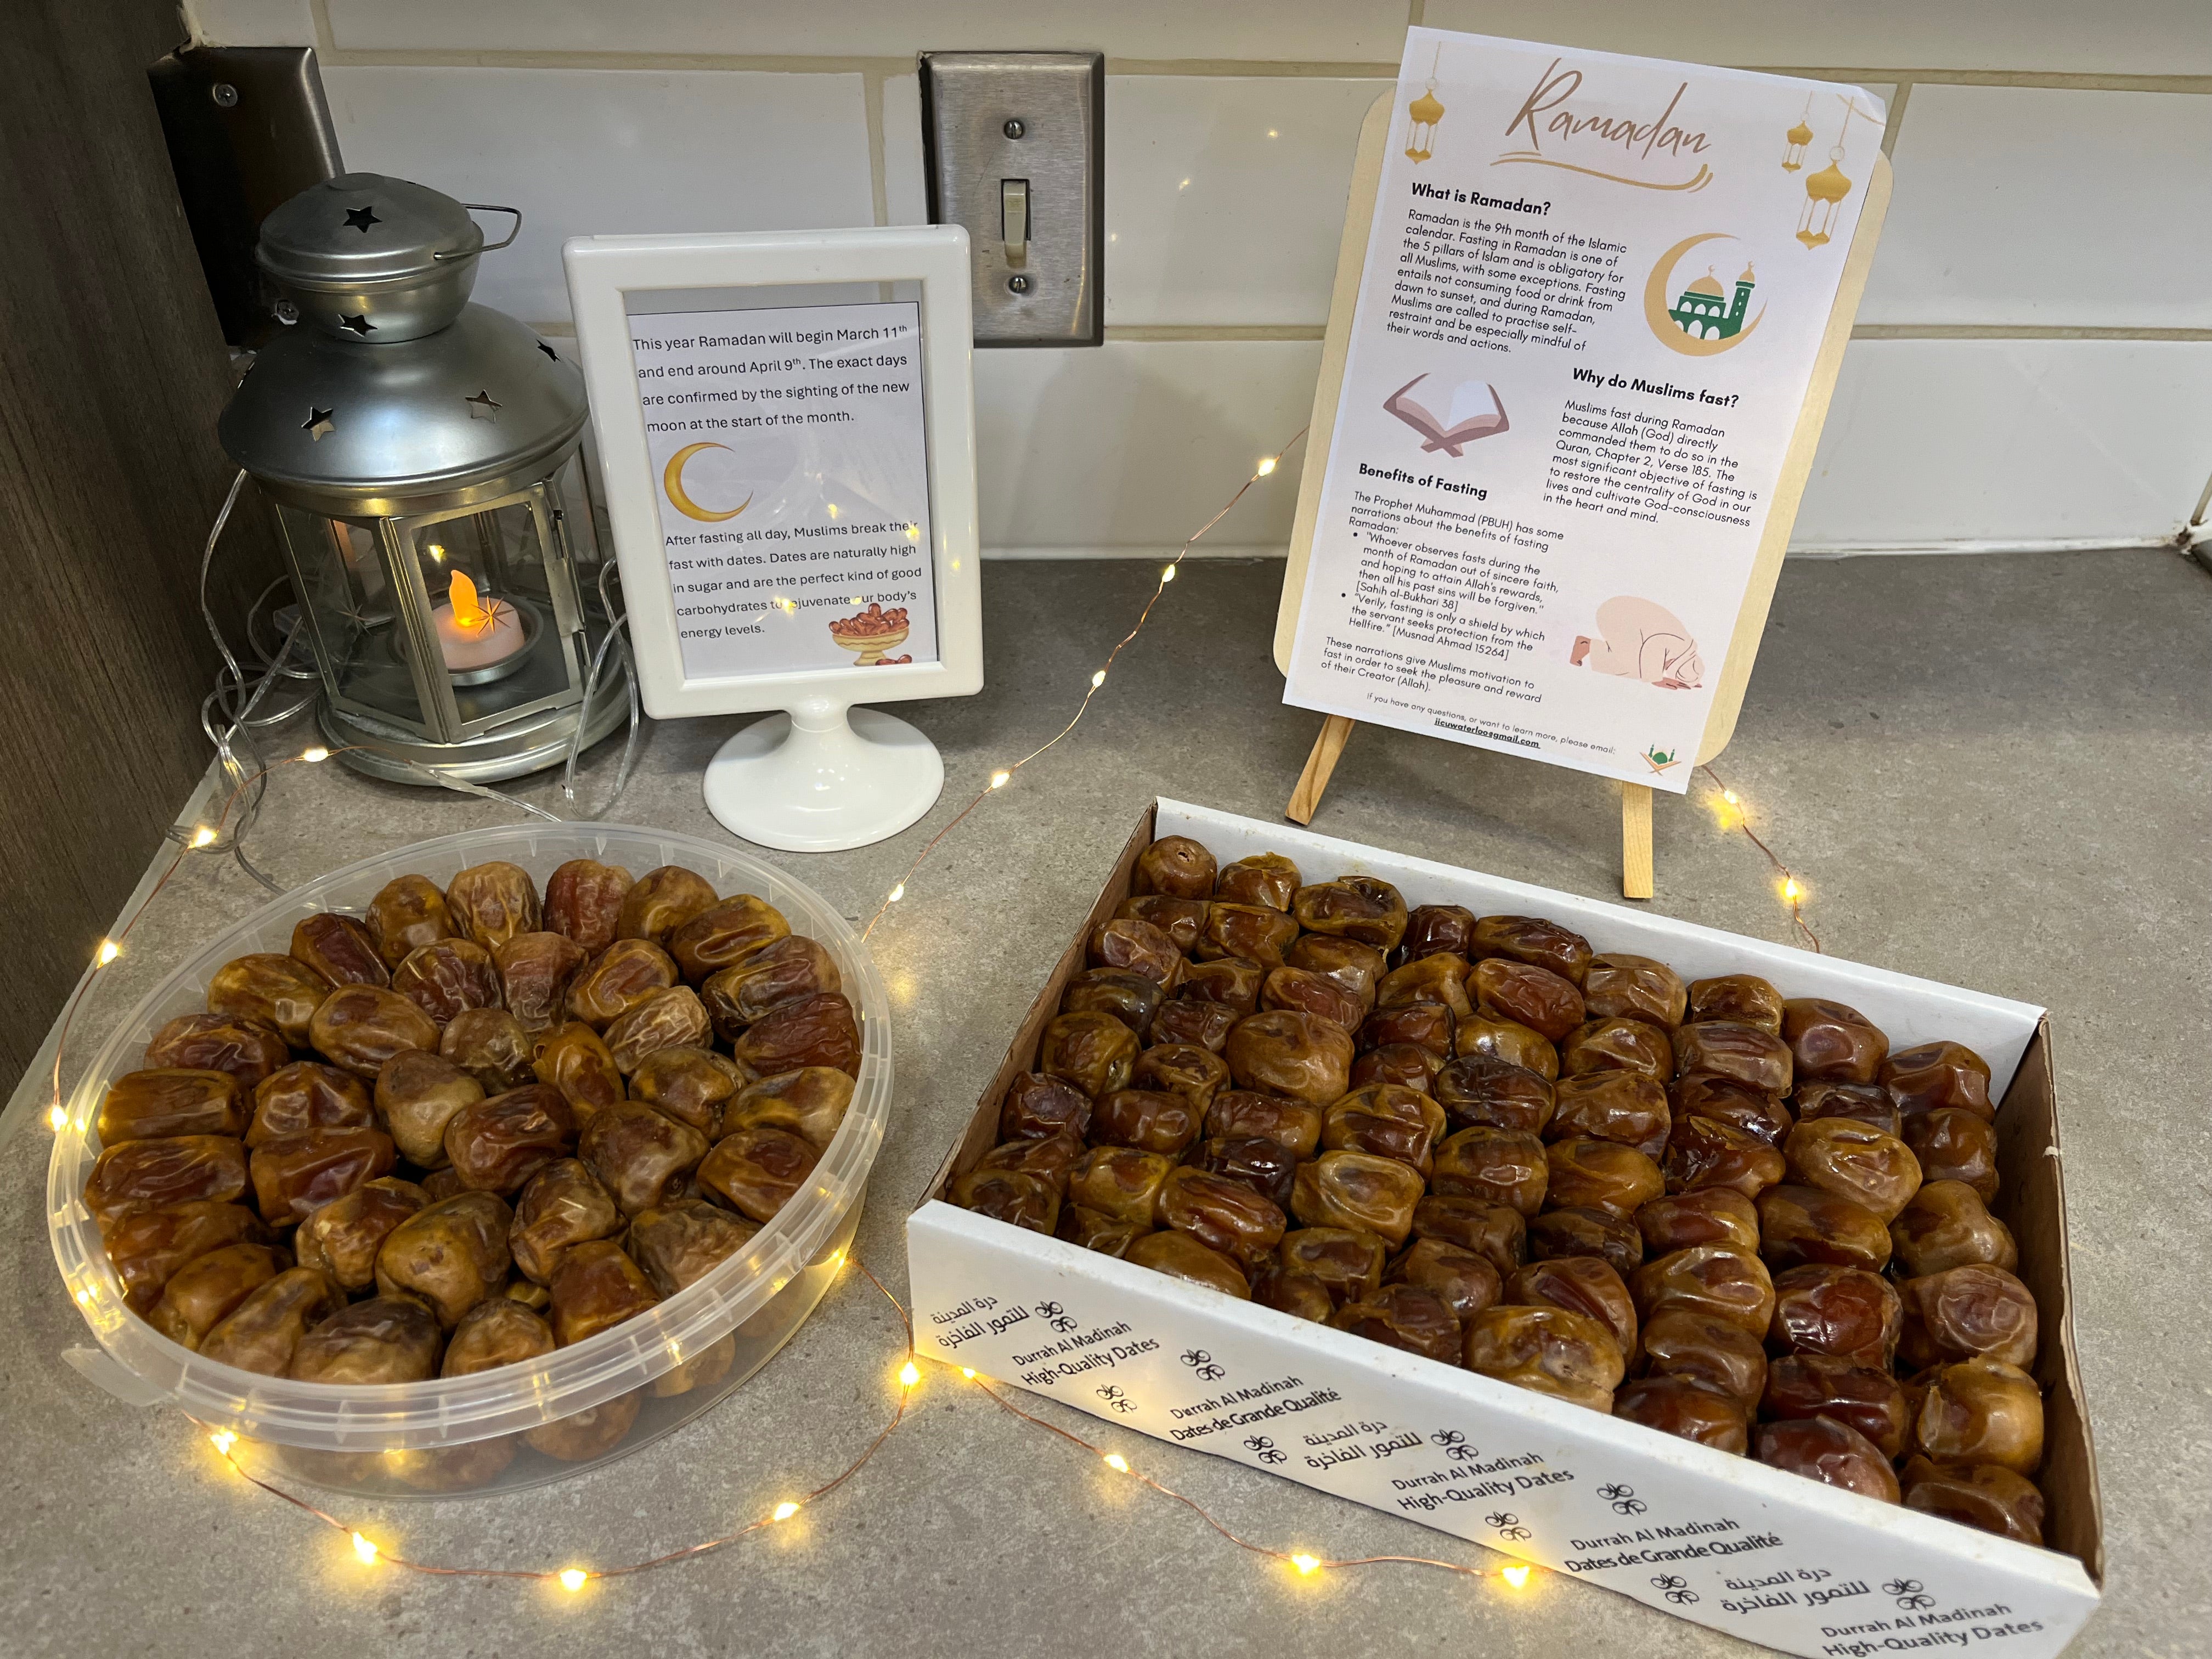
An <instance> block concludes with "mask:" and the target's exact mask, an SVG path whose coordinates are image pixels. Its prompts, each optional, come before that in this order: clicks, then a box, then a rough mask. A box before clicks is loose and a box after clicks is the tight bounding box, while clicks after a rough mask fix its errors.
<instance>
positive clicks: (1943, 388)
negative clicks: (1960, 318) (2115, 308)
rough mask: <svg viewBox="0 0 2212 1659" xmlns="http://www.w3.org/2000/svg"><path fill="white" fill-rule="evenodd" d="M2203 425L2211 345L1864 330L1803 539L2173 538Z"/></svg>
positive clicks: (1842, 384) (2209, 409)
mask: <svg viewBox="0 0 2212 1659" xmlns="http://www.w3.org/2000/svg"><path fill="white" fill-rule="evenodd" d="M2208 434H2212V343H2147V342H2142V341H2129V340H1859V341H1855V342H1854V343H1852V345H1851V347H1850V350H1849V352H1847V353H1846V354H1845V356H1844V371H1843V375H1842V378H1841V380H1839V381H1838V385H1837V388H1836V396H1835V401H1834V402H1833V403H1832V404H1831V405H1830V407H1829V410H1828V422H1827V427H1826V430H1825V431H1824V432H1823V433H1822V435H1821V439H1820V452H1819V454H1818V456H1817V458H1816V459H1815V461H1814V470H1813V477H1812V481H1811V483H1810V484H1809V485H1808V488H1807V489H1806V492H1805V501H1804V505H1803V507H1802V508H1801V509H1800V510H1799V513H1798V515H1797V529H1796V537H1795V538H1794V544H1795V545H1796V546H1798V547H1800V548H1818V547H1837V546H1842V547H1867V546H1884V545H1913V546H1925V545H1927V544H1931V543H1936V542H1947V541H1968V542H1991V541H1996V542H2005V541H2024V542H2035V541H2058V540H2066V539H2071V538H2106V537H2109V538H2112V539H2114V540H2134V539H2138V538H2153V537H2163V536H2171V535H2172V534H2173V533H2174V532H2175V530H2176V529H2177V528H2179V526H2180V524H2181V521H2182V520H2183V519H2184V518H2185V517H2186V516H2187V514H2188V512H2189V509H2190V507H2191V504H2192V503H2193V502H2194V501H2196V499H2197V491H2198V490H2199V489H2203V485H2204V477H2205V473H2206V471H2208V469H2212V443H2208V441H2207V435H2208Z"/></svg>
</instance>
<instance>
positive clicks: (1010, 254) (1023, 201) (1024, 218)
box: [999, 179, 1030, 270]
mask: <svg viewBox="0 0 2212 1659" xmlns="http://www.w3.org/2000/svg"><path fill="white" fill-rule="evenodd" d="M999 234H1000V236H1001V237H1002V238H1004V239H1005V241H1006V263H1007V264H1010V265H1012V266H1013V267H1014V269H1015V270H1020V269H1021V268H1022V267H1023V266H1024V265H1025V264H1028V263H1029V258H1030V181H1029V180H1028V179H1000V180H999Z"/></svg>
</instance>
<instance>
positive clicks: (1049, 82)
mask: <svg viewBox="0 0 2212 1659" xmlns="http://www.w3.org/2000/svg"><path fill="white" fill-rule="evenodd" d="M921 100H922V132H923V139H924V143H925V146H926V148H927V161H926V171H927V176H928V184H929V216H930V220H931V222H933V223H934V224H958V225H964V226H966V227H967V230H968V245H969V259H970V261H971V268H972V276H973V284H974V288H973V297H974V302H975V343H976V344H977V345H979V346H988V345H1063V346H1066V345H1097V344H1098V343H1100V341H1101V340H1102V339H1103V337H1104V322H1105V304H1104V293H1103V289H1102V287H1101V278H1102V274H1103V273H1102V269H1101V265H1102V256H1103V252H1104V249H1105V242H1106V231H1105V226H1106V209H1105V190H1104V185H1105V172H1104V169H1105V145H1104V142H1103V140H1104V126H1105V108H1106V62H1105V59H1104V58H1102V57H1101V56H1100V55H1099V54H1097V52H925V53H923V54H922V57H921Z"/></svg>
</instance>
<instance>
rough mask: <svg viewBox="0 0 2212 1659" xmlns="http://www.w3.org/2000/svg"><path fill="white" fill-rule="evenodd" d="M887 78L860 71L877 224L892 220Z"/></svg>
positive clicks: (875, 71) (880, 72)
mask: <svg viewBox="0 0 2212 1659" xmlns="http://www.w3.org/2000/svg"><path fill="white" fill-rule="evenodd" d="M887 78H888V77H887V76H885V75H884V72H883V70H880V69H875V68H869V69H864V70H861V71H860V100H861V103H862V105H863V106H864V114H865V116H866V121H867V124H868V195H869V198H870V204H871V205H872V207H873V208H874V209H875V212H876V223H877V224H878V225H887V224H889V223H890V222H891V213H890V189H889V187H888V186H887V185H886V183H885V181H884V173H885V171H886V163H885V161H884V81H885V80H886V79H887ZM886 295H888V290H886Z"/></svg>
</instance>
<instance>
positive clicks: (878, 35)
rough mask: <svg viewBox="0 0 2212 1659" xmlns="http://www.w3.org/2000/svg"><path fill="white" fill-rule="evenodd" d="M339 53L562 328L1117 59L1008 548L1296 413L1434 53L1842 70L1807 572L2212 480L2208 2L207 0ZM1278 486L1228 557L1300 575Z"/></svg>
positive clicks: (510, 277) (994, 504) (2169, 518)
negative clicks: (1859, 263) (579, 282)
mask: <svg viewBox="0 0 2212 1659" xmlns="http://www.w3.org/2000/svg"><path fill="white" fill-rule="evenodd" d="M186 10H187V13H188V15H189V16H190V18H191V22H192V26H193V27H194V29H195V32H196V33H197V34H198V35H199V36H200V37H201V38H203V39H206V40H216V41H220V42H222V43H225V44H228V45H238V46H261V45H311V46H315V47H317V48H318V51H319V55H320V58H321V62H322V65H323V75H324V80H325V84H326V85H327V87H328V89H329V93H330V100H331V109H332V112H333V113H334V114H335V116H336V118H337V128H338V137H339V140H340V143H342V145H343V149H344V154H345V158H346V161H347V164H348V165H349V167H356V168H360V169H363V170H368V171H375V172H380V173H398V174H400V175H402V176H404V177H407V178H411V179H420V180H421V181H422V182H423V183H425V184H428V185H435V187H437V188H439V189H441V190H444V191H447V192H449V193H451V194H453V195H455V196H459V197H463V198H465V199H467V200H471V201H490V202H506V203H512V204H514V205H516V206H518V207H520V208H521V209H522V210H524V212H525V214H526V229H525V231H524V234H523V236H522V239H521V240H520V241H519V242H518V243H517V244H516V245H515V246H514V247H513V248H512V249H510V250H508V251H507V252H503V253H500V254H497V255H495V256H492V257H490V258H487V259H486V260H485V261H484V263H483V272H482V275H481V276H480V278H479V280H478V283H477V297H478V298H479V299H481V300H483V301H486V302H487V303H489V304H491V305H495V306H499V307H502V308H504V309H507V310H509V311H512V312H513V313H516V314H517V315H519V316H520V317H523V318H525V319H527V320H529V321H531V322H532V323H535V324H538V325H540V326H542V327H544V328H547V329H548V330H549V331H565V330H566V329H567V327H568V320H567V316H566V310H567V307H566V300H565V296H564V294H563V290H562V281H561V272H560V258H559V249H560V244H561V240H562V238H563V237H565V236H568V235H572V234H578V233H580V232H591V231H599V232H609V231H647V230H678V229H693V228H721V229H750V228H770V227H779V226H799V225H846V224H868V223H902V222H916V221H919V220H920V219H921V218H922V217H923V209H922V183H921V133H920V125H921V124H920V112H919V104H918V100H917V94H916V86H915V76H914V72H913V70H914V65H913V56H914V54H915V52H917V51H921V50H927V49H933V48H945V49H952V48H960V47H978V46H986V47H987V46H1000V47H1010V48H1039V47H1045V48H1048V47H1080V48H1088V49H1093V50H1103V52H1105V53H1106V54H1107V70H1108V81H1107V158H1106V170H1107V185H1106V201H1107V229H1108V234H1109V245H1108V247H1107V250H1106V277H1107V283H1106V322H1107V330H1106V333H1107V343H1106V344H1105V346H1104V347H1103V349H1097V350H1089V351H1077V350H1070V351H997V352H981V353H979V354H977V357H976V389H977V394H978V399H979V408H978V417H979V428H980V435H981V472H982V479H981V483H982V486H983V492H984V493H983V513H984V518H983V527H984V538H985V541H986V543H987V544H988V545H989V546H990V547H992V548H993V549H994V550H1000V551H1016V550H1018V551H1029V552H1048V553H1053V554H1079V553H1083V552H1103V553H1109V554H1113V553H1134V552H1139V551H1152V550H1157V549H1159V548H1163V547H1168V546H1172V545H1173V544H1176V543H1178V542H1180V541H1181V540H1182V538H1183V537H1184V536H1185V535H1187V534H1188V533H1189V532H1191V531H1192V530H1194V529H1195V528H1196V527H1197V526H1198V525H1199V524H1200V523H1201V522H1203V520H1205V519H1206V517H1207V516H1209V515H1210V513H1212V510H1213V509H1214V508H1215V507H1218V504H1219V503H1220V501H1222V500H1224V499H1225V497H1226V496H1227V495H1228V494H1229V492H1230V491H1231V489H1234V488H1235V485H1236V483H1237V480H1238V479H1240V478H1241V477H1243V475H1244V473H1245V472H1246V471H1248V470H1249V467H1250V465H1251V463H1252V461H1253V460H1254V459H1255V458H1256V457H1258V456H1260V455H1262V454H1266V453H1271V452H1273V450H1274V449H1276V448H1277V447H1279V446H1280V445H1281V444H1282V443H1283V441H1285V440H1286V439H1287V438H1288V437H1289V436H1290V435H1291V433H1293V432H1294V431H1296V430H1297V428H1298V427H1299V426H1300V425H1302V424H1303V423H1304V421H1305V418H1306V415H1307V412H1308V408H1309V404H1310V399H1311V397H1312V388H1313V378H1314V374H1315V373H1316V365H1317V363H1318V362H1319V357H1320V343H1319V342H1320V338H1321V333H1322V323H1323V321H1324V319H1325V318H1326V315H1327V312H1328V289H1329V283H1330V278H1331V276H1332V273H1333V270H1334V258H1335V250H1336V243H1337V236H1338V231H1339V228H1340V225H1341V223H1342V217H1343V209H1344V191H1345V181H1346V178H1347V177H1348V175H1349V173H1350V170H1351V163H1352V144H1353V140H1354V137H1355V136H1356V134H1357V132H1358V125H1359V120H1360V117H1361V115H1362V114H1363V112H1364V111H1365V109H1366V107H1367V106H1368V104H1369V103H1370V101H1371V100H1373V99H1374V98H1375V96H1376V94H1378V93H1380V92H1381V91H1383V89H1384V88H1386V87H1387V85H1388V83H1389V78H1390V76H1392V75H1393V73H1394V72H1395V61H1396V58H1397V56H1398V50H1399V44H1400V40H1401V37H1402V34H1403V31H1404V29H1405V27H1406V26H1407V23H1408V22H1409V21H1425V22H1427V23H1429V24H1431V25H1435V26H1438V27H1447V28H1467V29H1471V30H1477V31H1484V32H1490V33H1524V34H1525V33H1542V34H1544V35H1545V36H1547V38H1550V39H1553V40H1559V41H1560V42H1563V43H1565V44H1570V45H1580V46H1598V47H1604V48H1607V49H1610V50H1615V51H1624V52H1651V53H1657V54H1663V55H1667V56H1671V57H1681V58H1699V59H1704V60H1705V61H1709V62H1714V63H1722V64H1742V65H1746V66H1750V67H1771V68H1778V69H1788V70H1793V71H1795V72H1797V73H1801V74H1808V75H1814V76H1834V77H1837V78H1849V79H1851V80H1855V81H1857V82H1861V83H1863V84H1868V85H1872V86H1875V87H1877V88H1880V89H1881V92H1882V94H1883V95H1884V96H1886V97H1887V98H1888V99H1889V100H1890V107H1891V109H1892V111H1893V116H1892V119H1891V124H1890V131H1889V134H1888V147H1889V148H1890V149H1892V152H1893V159H1894V161H1895V165H1896V170H1897V191H1896V197H1895V201H1894V204H1893V207H1892V210H1891V212H1890V216H1889V223H1888V228H1887V231H1886V233H1885V235H1884V238H1883V242H1882V247H1881V255H1880V258H1879V259H1878V261H1877V264H1876V270H1875V278H1874V282H1873V285H1872V287H1871V289H1870V290H1869V294H1868V295H1867V300H1866V303H1865V306H1864V307H1863V310H1862V313H1861V317H1860V326H1859V329H1858V331H1857V337H1856V338H1855V340H1854V343H1853V344H1852V347H1851V350H1850V356H1849V357H1848V358H1847V359H1846V362H1845V365H1844V380H1843V384H1842V386H1841V387H1840V388H1839V390H1838V397H1837V400H1836V404H1835V406H1834V408H1833V410H1832V413H1831V415H1830V418H1829V422H1828V428H1827V432H1826V437H1825V439H1824V441H1823V443H1822V446H1821V450H1820V460H1819V465H1818V468H1817V470H1816V472H1815V476H1814V482H1813V485H1812V488H1811V489H1810V490H1809V492H1808V495H1807V497H1806V501H1805V504H1804V507H1803V510H1802V513H1801V514H1800V517H1799V520H1798V527H1797V540H1798V544H1799V546H1800V547H1801V548H1802V549H1806V550H1821V549H1850V548H1863V547H1869V546H1929V545H1944V544H1959V543H1988V542H1997V543H2003V544H2036V543H2050V542H2059V541H2081V542H2095V541H2109V542H2121V541H2142V540H2149V539H2154V538H2165V537H2171V536H2172V535H2173V534H2174V533H2175V532H2177V530H2178V529H2179V528H2180V527H2181V526H2182V525H2183V524H2184V523H2185V521H2186V520H2188V519H2189V518H2190V517H2191V514H2192V513H2193V512H2194V511H2195V509H2196V507H2197V501H2198V500H2199V497H2200V495H2201V494H2202V493H2203V491H2204V489H2205V488H2206V483H2207V476H2208V474H2212V211H2208V205H2209V204H2212V21H2208V15H2207V12H2206V10H2205V7H2204V0H2109V3H2103V4H2099V5H2093V6H2084V5H2081V4H2079V3H2076V0H1853V3H1851V4H1849V5H1842V6H1828V7H1822V8H1814V7H1811V6H1806V5H1796V4H1776V3H1772V0H1708V3H1705V4H1703V5H1699V6H1692V7H1686V8H1685V7H1663V8H1651V7H1642V8H1632V7H1629V6H1626V5H1623V4H1620V3H1618V0H1552V3H1551V4H1549V5H1547V7H1545V8H1544V9H1541V12H1540V13H1538V14H1535V15H1533V16H1532V15H1531V14H1530V13H1529V12H1528V10H1527V9H1525V8H1522V7H1519V6H1509V5H1507V4H1505V3H1504V0H1212V3H1208V4H1203V5H1200V4H1193V3H1191V0H1103V3H1101V0H1087V3H1083V4H1077V3H1073V0H1030V3H1028V4H1026V5H1025V6H1023V7H1021V8H1018V9H1008V8H1007V7H1006V6H1004V5H1003V4H1000V3H993V0H743V3H733V0H634V3H630V4H608V3H605V0H187V3H186ZM1294 477H1295V473H1294V471H1293V470H1289V469H1286V470H1285V473H1284V474H1282V475H1279V477H1278V478H1277V479H1276V480H1274V481H1273V482H1272V483H1270V484H1269V485H1268V486H1267V487H1264V488H1263V489H1257V490H1255V491H1254V492H1253V494H1252V495H1250V496H1248V497H1247V498H1246V501H1245V503H1244V504H1243V506H1241V507H1239V508H1238V509H1237V511H1236V513H1233V514H1232V515H1231V517H1230V518H1229V519H1228V520H1226V521H1225V522H1224V523H1223V525H1222V526H1220V527H1219V528H1218V530H1216V531H1215V532H1213V535H1212V538H1210V541H1211V543H1212V544H1214V545H1216V546H1218V547H1219V548H1222V549H1225V550H1227V549H1242V550H1270V551H1272V550H1279V548H1280V546H1281V545H1282V544H1283V543H1284V542H1285V540H1286V539H1287V538H1288V535H1289V528H1290V520H1291V509H1292V507H1293V505H1294V502H1293V497H1294V495H1295V489H1296V486H1295V483H1294V482H1293V479H1294Z"/></svg>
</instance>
